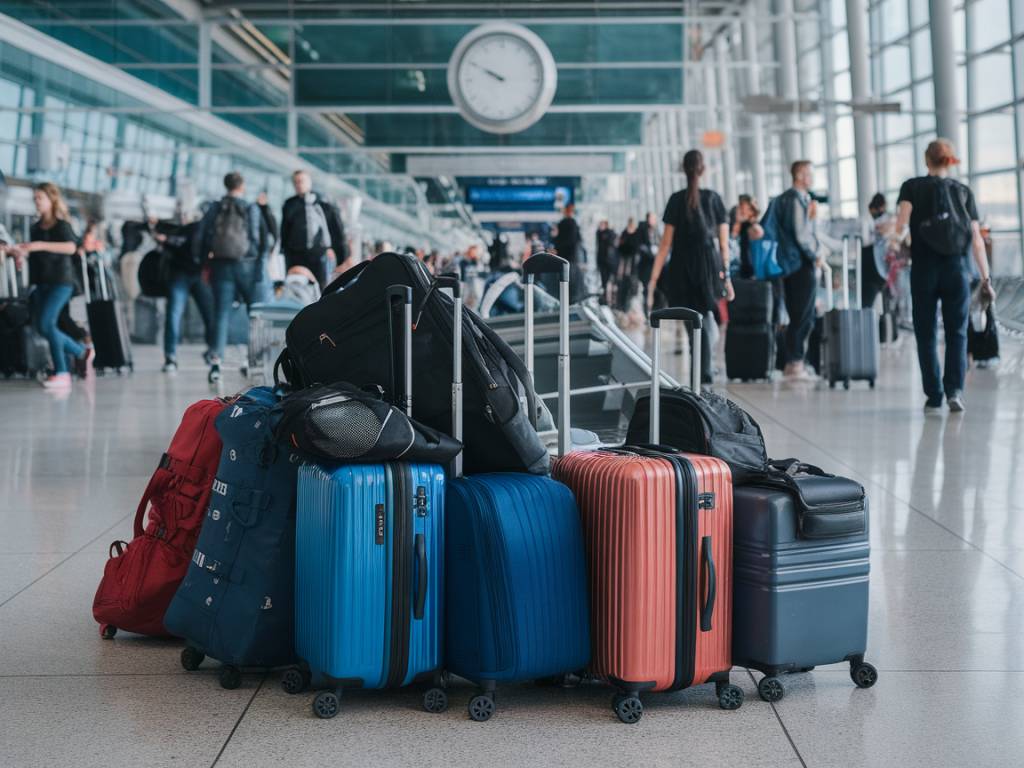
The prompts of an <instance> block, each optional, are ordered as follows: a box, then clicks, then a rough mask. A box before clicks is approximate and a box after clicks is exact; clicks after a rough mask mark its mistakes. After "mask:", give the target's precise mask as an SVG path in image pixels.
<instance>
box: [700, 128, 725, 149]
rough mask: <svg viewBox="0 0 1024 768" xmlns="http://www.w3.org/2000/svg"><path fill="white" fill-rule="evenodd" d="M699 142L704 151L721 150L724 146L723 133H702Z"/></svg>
mask: <svg viewBox="0 0 1024 768" xmlns="http://www.w3.org/2000/svg"><path fill="white" fill-rule="evenodd" d="M701 142H702V143H703V144H704V148H705V149H721V148H722V147H723V146H725V133H723V132H722V131H704V135H703V136H702V137H701Z"/></svg>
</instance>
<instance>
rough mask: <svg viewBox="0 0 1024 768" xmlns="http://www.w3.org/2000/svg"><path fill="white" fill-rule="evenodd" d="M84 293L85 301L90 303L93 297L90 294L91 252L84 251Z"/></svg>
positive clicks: (82, 259)
mask: <svg viewBox="0 0 1024 768" xmlns="http://www.w3.org/2000/svg"><path fill="white" fill-rule="evenodd" d="M80 261H81V262H82V293H83V294H85V303H86V304H90V303H91V302H92V297H91V296H90V295H89V254H87V253H86V252H85V251H82V258H81V259H80Z"/></svg>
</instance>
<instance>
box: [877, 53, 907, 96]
mask: <svg viewBox="0 0 1024 768" xmlns="http://www.w3.org/2000/svg"><path fill="white" fill-rule="evenodd" d="M881 66H882V90H883V91H884V92H885V93H888V92H890V91H895V90H897V89H899V88H902V87H903V86H905V85H906V84H907V83H909V82H910V52H909V51H908V50H907V47H906V46H905V45H894V46H892V47H890V48H886V49H885V50H883V51H882V62H881Z"/></svg>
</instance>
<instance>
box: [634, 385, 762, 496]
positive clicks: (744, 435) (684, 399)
mask: <svg viewBox="0 0 1024 768" xmlns="http://www.w3.org/2000/svg"><path fill="white" fill-rule="evenodd" d="M650 415H651V397H650V395H649V394H648V395H642V396H641V397H639V398H638V399H637V402H636V408H635V409H634V411H633V417H632V418H631V419H630V420H629V430H628V431H627V433H626V444H627V445H643V444H645V443H647V441H648V435H649V434H650V433H649V429H650V427H649V425H650ZM661 444H662V445H663V446H666V447H670V448H674V449H675V450H677V451H683V452H686V453H699V454H703V455H705V456H715V457H717V458H719V459H721V460H722V461H724V462H725V463H726V464H728V465H729V468H730V469H731V470H732V478H733V484H735V485H739V484H741V483H743V482H745V481H746V480H747V479H749V478H753V477H758V476H761V475H762V474H763V473H764V472H765V468H766V467H767V466H768V453H767V451H766V450H765V446H764V435H763V434H762V433H761V427H760V426H759V425H758V423H757V422H756V421H754V419H753V418H752V417H751V416H750V414H749V413H747V412H746V411H744V410H743V409H742V408H740V407H739V406H738V405H736V403H734V402H732V400H727V399H726V398H724V397H722V396H721V395H717V394H715V393H714V392H711V391H710V390H705V391H704V392H703V393H701V394H700V395H696V394H694V393H693V392H691V391H690V390H688V389H665V388H663V389H662V390H661Z"/></svg>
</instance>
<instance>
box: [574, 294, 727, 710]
mask: <svg viewBox="0 0 1024 768" xmlns="http://www.w3.org/2000/svg"><path fill="white" fill-rule="evenodd" d="M668 319H680V320H687V321H688V323H689V325H690V328H691V348H692V350H693V354H694V356H693V362H692V363H691V365H692V373H693V376H692V379H693V382H692V386H693V388H694V391H699V386H700V379H699V375H700V373H699V372H700V363H699V361H700V341H699V338H700V330H699V329H700V327H701V316H700V314H699V313H697V312H694V311H693V310H690V309H684V308H668V309H662V310H657V311H655V312H653V313H651V327H652V329H653V330H654V340H655V341H654V354H653V367H652V370H653V371H654V377H653V378H654V381H652V386H651V420H650V424H651V429H650V446H635V447H634V446H626V447H624V448H623V449H621V450H615V451H593V452H582V451H577V452H574V453H570V454H568V455H566V456H564V457H562V458H560V459H559V460H558V461H557V463H556V465H555V470H554V476H555V477H556V478H558V479H560V480H562V481H563V482H564V483H566V484H567V485H568V486H569V487H570V488H572V490H573V492H574V493H575V494H576V500H577V502H578V503H579V506H580V514H581V516H582V519H583V529H584V540H585V543H586V548H587V561H588V564H589V566H590V593H591V613H592V616H593V625H592V633H593V637H594V650H593V661H592V664H591V670H592V672H593V673H594V674H595V675H596V676H597V677H600V678H603V679H604V680H607V681H608V682H610V683H611V684H612V685H614V686H615V687H617V688H618V689H619V691H620V693H619V694H618V695H616V697H615V698H614V700H613V707H614V709H615V713H616V714H617V715H618V717H619V719H620V720H622V721H623V722H625V723H635V722H637V721H638V720H639V719H640V718H641V716H642V715H643V704H642V703H641V701H640V697H639V694H640V692H641V691H675V690H680V689H682V688H687V687H689V686H692V685H699V684H702V683H710V682H714V683H715V689H716V694H717V695H718V702H719V705H720V706H721V707H722V708H723V709H736V708H738V707H739V706H740V705H741V704H742V703H743V691H742V689H740V688H739V687H737V686H735V685H732V684H731V683H730V682H729V671H730V669H731V668H732V655H731V645H732V526H733V521H732V477H731V474H730V472H729V467H728V465H727V464H726V463H725V462H723V461H721V460H720V459H716V458H713V457H709V456H698V455H696V454H685V453H676V452H675V451H674V450H673V449H671V448H668V447H664V446H659V445H658V444H657V443H658V439H659V431H660V424H659V420H660V388H659V387H658V386H655V382H656V381H657V380H658V378H659V376H660V373H659V365H660V357H661V344H660V341H659V339H658V334H659V325H660V322H661V321H662V320H668Z"/></svg>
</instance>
